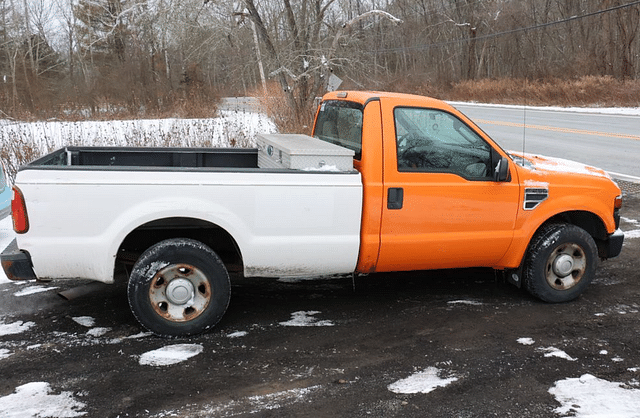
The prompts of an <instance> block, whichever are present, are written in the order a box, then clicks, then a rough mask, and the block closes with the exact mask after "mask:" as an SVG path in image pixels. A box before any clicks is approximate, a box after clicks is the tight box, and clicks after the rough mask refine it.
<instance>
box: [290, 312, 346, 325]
mask: <svg viewBox="0 0 640 418" xmlns="http://www.w3.org/2000/svg"><path fill="white" fill-rule="evenodd" d="M319 313H320V311H298V312H294V313H292V314H291V319H290V320H288V321H286V322H280V325H284V326H285V327H332V326H333V325H334V324H333V322H331V321H327V320H325V321H318V320H317V319H316V318H313V315H317V314H319Z"/></svg>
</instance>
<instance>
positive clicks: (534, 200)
mask: <svg viewBox="0 0 640 418" xmlns="http://www.w3.org/2000/svg"><path fill="white" fill-rule="evenodd" d="M547 197H549V190H548V189H533V188H527V189H524V210H534V209H535V208H536V207H538V205H539V204H540V203H542V202H544V201H545V200H547Z"/></svg>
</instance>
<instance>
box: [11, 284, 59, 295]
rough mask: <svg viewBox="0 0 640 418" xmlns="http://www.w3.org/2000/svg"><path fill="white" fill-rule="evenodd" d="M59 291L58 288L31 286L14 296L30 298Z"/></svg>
mask: <svg viewBox="0 0 640 418" xmlns="http://www.w3.org/2000/svg"><path fill="white" fill-rule="evenodd" d="M54 289H57V287H47V286H29V287H27V288H26V289H22V290H21V291H19V292H16V293H14V294H13V296H28V295H34V294H36V293H42V292H47V291H49V290H54Z"/></svg>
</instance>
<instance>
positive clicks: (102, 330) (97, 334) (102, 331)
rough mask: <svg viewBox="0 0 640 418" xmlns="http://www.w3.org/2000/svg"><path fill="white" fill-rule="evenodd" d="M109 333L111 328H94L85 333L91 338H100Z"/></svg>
mask: <svg viewBox="0 0 640 418" xmlns="http://www.w3.org/2000/svg"><path fill="white" fill-rule="evenodd" d="M109 331H111V328H108V327H96V328H91V329H90V330H89V331H87V335H90V336H92V337H101V336H103V335H104V334H106V333H107V332H109Z"/></svg>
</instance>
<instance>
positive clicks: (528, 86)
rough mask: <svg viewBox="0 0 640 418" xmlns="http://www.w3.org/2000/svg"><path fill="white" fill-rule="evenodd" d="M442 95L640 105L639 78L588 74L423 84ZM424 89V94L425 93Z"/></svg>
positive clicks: (564, 103)
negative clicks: (567, 77)
mask: <svg viewBox="0 0 640 418" xmlns="http://www.w3.org/2000/svg"><path fill="white" fill-rule="evenodd" d="M422 90H424V91H425V93H426V94H428V93H433V92H434V91H435V93H436V95H437V96H439V98H442V99H446V100H456V101H475V102H481V103H505V104H528V105H532V106H598V107H614V106H617V107H638V106H640V80H617V79H614V78H612V77H596V76H586V77H581V78H578V79H572V80H560V79H552V80H524V79H501V80H477V81H462V82H459V83H456V84H454V85H452V86H449V87H447V88H440V89H434V88H433V87H432V86H429V85H426V86H424V87H421V93H422ZM425 93H422V94H425Z"/></svg>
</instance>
